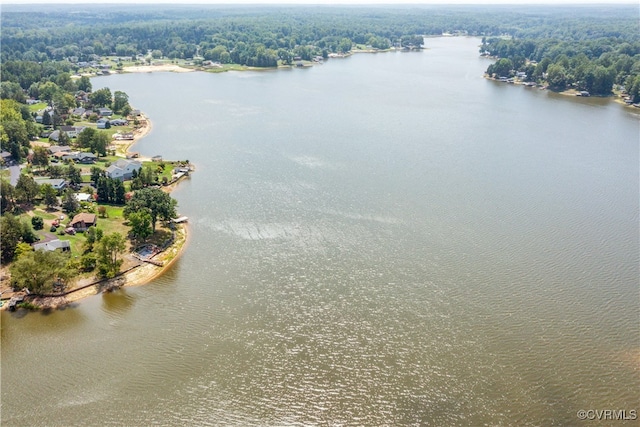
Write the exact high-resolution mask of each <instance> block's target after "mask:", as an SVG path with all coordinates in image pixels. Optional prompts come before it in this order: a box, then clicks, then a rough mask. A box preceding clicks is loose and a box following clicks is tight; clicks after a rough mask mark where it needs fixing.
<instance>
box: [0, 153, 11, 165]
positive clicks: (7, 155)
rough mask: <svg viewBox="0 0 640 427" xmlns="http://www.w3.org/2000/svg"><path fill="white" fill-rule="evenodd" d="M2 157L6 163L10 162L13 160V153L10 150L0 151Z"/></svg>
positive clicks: (0, 157)
mask: <svg viewBox="0 0 640 427" xmlns="http://www.w3.org/2000/svg"><path fill="white" fill-rule="evenodd" d="M0 159H2V161H4V163H5V164H8V163H9V162H11V153H10V152H8V151H0Z"/></svg>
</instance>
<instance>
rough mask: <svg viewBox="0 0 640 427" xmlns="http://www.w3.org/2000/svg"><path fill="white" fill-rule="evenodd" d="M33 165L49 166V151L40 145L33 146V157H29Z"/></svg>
mask: <svg viewBox="0 0 640 427" xmlns="http://www.w3.org/2000/svg"><path fill="white" fill-rule="evenodd" d="M31 164H32V165H33V166H40V167H43V168H46V167H47V166H49V151H48V150H47V149H46V148H45V147H42V146H37V147H33V158H32V159H31Z"/></svg>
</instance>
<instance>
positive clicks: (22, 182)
mask: <svg viewBox="0 0 640 427" xmlns="http://www.w3.org/2000/svg"><path fill="white" fill-rule="evenodd" d="M39 191H40V189H39V188H38V184H37V183H36V181H35V180H34V179H33V178H32V177H31V176H29V175H24V174H23V175H20V177H19V178H18V182H17V183H16V198H17V200H18V203H29V204H31V203H33V201H34V200H35V198H36V196H37V195H38V193H39Z"/></svg>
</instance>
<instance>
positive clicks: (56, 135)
mask: <svg viewBox="0 0 640 427" xmlns="http://www.w3.org/2000/svg"><path fill="white" fill-rule="evenodd" d="M59 140H60V131H59V130H54V131H53V132H51V133H50V134H49V141H55V142H58V141H59Z"/></svg>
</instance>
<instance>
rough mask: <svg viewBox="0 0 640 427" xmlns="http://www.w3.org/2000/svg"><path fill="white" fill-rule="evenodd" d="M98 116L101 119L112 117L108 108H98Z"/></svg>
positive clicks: (111, 112)
mask: <svg viewBox="0 0 640 427" xmlns="http://www.w3.org/2000/svg"><path fill="white" fill-rule="evenodd" d="M98 115H99V116H102V117H109V116H112V115H113V111H111V110H110V109H108V108H104V107H103V108H98Z"/></svg>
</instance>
